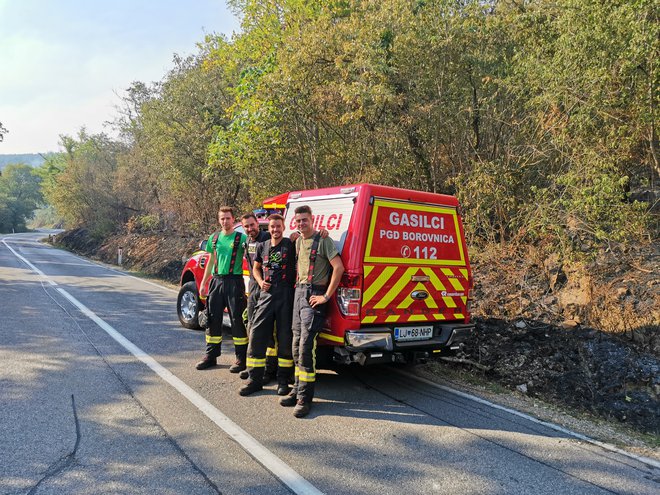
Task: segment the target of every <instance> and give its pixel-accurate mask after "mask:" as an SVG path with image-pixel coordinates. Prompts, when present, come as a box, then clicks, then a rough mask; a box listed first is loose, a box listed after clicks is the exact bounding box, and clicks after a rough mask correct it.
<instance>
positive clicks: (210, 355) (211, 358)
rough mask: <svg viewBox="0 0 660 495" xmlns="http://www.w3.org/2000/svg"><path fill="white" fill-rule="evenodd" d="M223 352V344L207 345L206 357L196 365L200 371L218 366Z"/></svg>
mask: <svg viewBox="0 0 660 495" xmlns="http://www.w3.org/2000/svg"><path fill="white" fill-rule="evenodd" d="M221 350H222V345H221V344H206V355H205V356H204V358H203V359H202V360H201V361H200V362H199V363H197V364H196V365H195V368H197V369H198V370H205V369H207V368H212V367H213V366H217V365H218V358H219V357H220V352H221Z"/></svg>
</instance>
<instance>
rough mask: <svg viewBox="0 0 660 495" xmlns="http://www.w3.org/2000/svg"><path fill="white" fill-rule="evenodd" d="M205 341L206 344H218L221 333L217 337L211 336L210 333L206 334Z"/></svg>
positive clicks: (220, 341) (220, 340)
mask: <svg viewBox="0 0 660 495" xmlns="http://www.w3.org/2000/svg"><path fill="white" fill-rule="evenodd" d="M206 343H207V344H220V343H222V335H221V336H219V337H213V336H212V335H207V336H206Z"/></svg>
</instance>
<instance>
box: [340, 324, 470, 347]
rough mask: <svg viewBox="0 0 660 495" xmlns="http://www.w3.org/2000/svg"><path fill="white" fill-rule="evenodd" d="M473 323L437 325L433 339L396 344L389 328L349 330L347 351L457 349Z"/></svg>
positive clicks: (346, 338)
mask: <svg viewBox="0 0 660 495" xmlns="http://www.w3.org/2000/svg"><path fill="white" fill-rule="evenodd" d="M474 328H475V327H474V324H473V323H439V324H435V325H434V326H433V337H432V338H430V339H426V340H413V341H406V342H397V341H396V340H394V330H393V328H391V327H369V328H368V329H363V330H349V331H347V332H346V334H345V340H346V349H347V350H349V351H355V352H362V351H365V350H366V351H391V352H396V351H407V350H412V349H415V350H417V349H420V350H426V349H440V348H450V349H457V348H458V347H459V346H460V345H461V344H462V343H463V342H465V340H466V339H467V338H468V337H469V336H470V335H471V334H472V332H473V331H474Z"/></svg>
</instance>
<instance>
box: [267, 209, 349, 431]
mask: <svg viewBox="0 0 660 495" xmlns="http://www.w3.org/2000/svg"><path fill="white" fill-rule="evenodd" d="M295 221H296V225H297V227H298V230H299V231H300V234H301V237H299V238H298V239H297V240H296V251H297V256H298V260H297V281H296V290H295V293H294V299H293V324H292V330H293V346H292V354H293V359H294V365H295V383H294V386H293V389H292V391H291V393H290V394H289V395H288V396H286V397H282V399H280V404H281V405H282V406H286V407H291V406H295V407H294V409H293V414H294V416H295V417H297V418H302V417H304V416H307V415H308V414H309V411H310V409H311V407H312V399H313V398H314V386H315V382H316V338H317V336H318V333H319V332H320V331H321V329H322V328H323V323H324V322H325V314H326V308H327V305H328V304H329V303H330V301H331V298H332V295H333V294H334V292H335V290H336V289H337V287H338V286H339V282H340V280H341V277H342V275H343V274H344V264H343V263H342V261H341V258H340V256H339V253H338V252H337V247H336V246H335V243H334V241H333V240H332V239H330V238H325V239H323V238H321V236H320V234H319V233H318V232H316V231H315V230H314V227H313V225H312V210H311V208H310V207H309V206H306V205H304V206H299V207H298V208H296V209H295Z"/></svg>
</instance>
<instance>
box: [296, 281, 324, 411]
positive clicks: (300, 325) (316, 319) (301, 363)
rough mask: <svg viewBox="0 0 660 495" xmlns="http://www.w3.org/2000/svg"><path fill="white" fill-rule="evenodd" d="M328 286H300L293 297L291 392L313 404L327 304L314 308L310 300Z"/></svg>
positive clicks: (321, 293)
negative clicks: (317, 356) (317, 343)
mask: <svg viewBox="0 0 660 495" xmlns="http://www.w3.org/2000/svg"><path fill="white" fill-rule="evenodd" d="M325 290H326V287H325V286H316V285H311V284H298V286H296V291H295V294H294V297H293V324H292V330H293V346H292V353H293V360H294V365H295V383H294V386H293V390H292V393H295V394H296V395H297V398H298V400H302V401H304V402H311V401H312V399H313V398H314V385H315V383H316V338H317V336H318V334H319V332H320V331H321V329H322V328H323V324H324V323H325V313H326V308H327V303H326V304H319V305H317V306H316V307H314V308H312V307H311V306H310V304H309V298H310V297H311V296H312V295H314V296H317V295H318V296H320V295H323V294H325Z"/></svg>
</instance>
